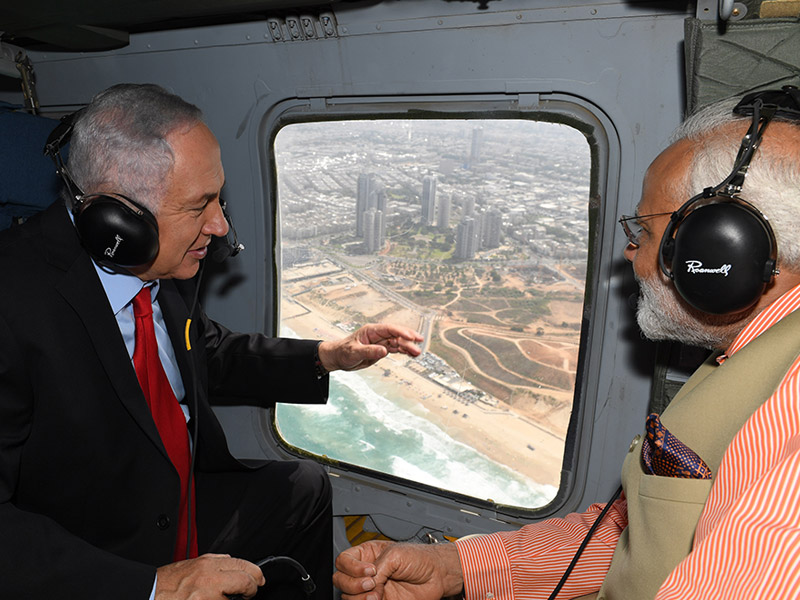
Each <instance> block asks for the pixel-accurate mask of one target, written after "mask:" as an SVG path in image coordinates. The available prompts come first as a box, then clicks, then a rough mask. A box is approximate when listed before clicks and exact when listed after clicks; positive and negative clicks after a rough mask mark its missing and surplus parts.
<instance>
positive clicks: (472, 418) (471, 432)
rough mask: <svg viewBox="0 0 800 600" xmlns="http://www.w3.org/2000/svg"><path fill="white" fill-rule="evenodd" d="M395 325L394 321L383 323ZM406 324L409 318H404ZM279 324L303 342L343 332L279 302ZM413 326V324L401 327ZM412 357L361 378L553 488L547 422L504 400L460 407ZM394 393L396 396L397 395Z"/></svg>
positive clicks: (556, 452) (557, 464)
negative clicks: (385, 388)
mask: <svg viewBox="0 0 800 600" xmlns="http://www.w3.org/2000/svg"><path fill="white" fill-rule="evenodd" d="M387 320H389V321H391V322H397V319H387ZM409 320H410V319H409ZM282 321H283V322H284V323H285V324H286V325H287V326H288V327H290V328H291V329H292V330H293V331H295V333H296V334H297V335H298V336H299V337H302V338H311V339H336V338H339V337H342V336H343V335H346V334H347V331H345V330H343V329H342V328H340V327H339V326H337V325H336V324H335V323H334V322H332V320H329V319H328V318H326V317H325V316H322V315H321V314H320V313H319V312H318V311H317V307H315V311H314V312H308V311H307V310H306V309H305V308H304V307H303V306H302V305H300V304H297V303H293V302H289V303H287V302H284V304H283V309H282ZM404 324H407V325H409V326H411V327H418V326H419V325H418V324H417V323H413V322H412V323H404ZM419 370H421V369H420V368H419V366H416V369H415V364H414V360H413V359H409V358H408V357H405V356H403V355H390V356H389V357H387V358H386V359H384V360H382V361H381V362H380V363H378V364H377V365H375V366H373V367H370V368H369V369H368V370H364V371H362V372H361V374H362V375H363V376H364V377H365V378H366V379H367V380H368V381H371V382H373V384H374V385H375V386H376V387H383V386H384V385H393V386H394V387H395V388H396V389H398V390H405V391H406V392H405V394H404V396H405V397H406V398H407V399H411V400H414V401H415V402H416V403H417V405H418V406H417V407H416V409H415V412H417V413H419V414H423V413H424V414H425V415H426V417H427V418H428V420H430V421H431V422H432V423H435V424H436V425H437V426H439V427H440V428H442V429H443V430H445V431H446V432H447V433H448V435H449V436H451V437H452V438H453V439H456V440H459V441H460V442H462V443H464V444H466V445H469V446H471V447H473V448H475V449H476V450H478V451H479V452H481V453H483V454H485V455H486V456H488V457H490V458H491V459H492V460H494V461H495V462H498V463H501V464H505V465H507V466H508V467H510V468H512V469H513V470H515V471H517V472H518V473H521V474H523V475H525V476H527V477H529V478H530V479H532V480H534V481H536V482H537V483H541V484H548V485H552V486H555V487H558V484H559V476H560V471H561V463H562V458H563V452H564V441H563V434H561V435H559V432H557V431H556V432H554V431H553V430H552V428H550V427H548V426H547V424H546V423H537V422H535V421H534V420H533V419H532V418H531V417H530V416H527V415H522V414H518V413H517V412H514V411H513V410H512V409H511V407H509V406H508V405H507V404H505V403H503V402H497V405H496V406H490V405H489V404H487V403H483V402H472V403H465V402H464V401H460V400H459V399H457V398H456V395H455V394H454V393H453V392H452V391H450V390H448V389H446V388H445V387H443V386H442V385H440V384H438V383H436V382H434V381H432V380H431V379H429V378H427V377H425V376H423V375H422V374H420V373H419V372H417V371H419ZM396 393H399V392H396Z"/></svg>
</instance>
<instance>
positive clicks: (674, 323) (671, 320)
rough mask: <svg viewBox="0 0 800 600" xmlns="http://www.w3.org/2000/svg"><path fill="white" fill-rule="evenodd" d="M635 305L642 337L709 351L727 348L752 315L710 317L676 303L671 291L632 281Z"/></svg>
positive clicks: (657, 283)
mask: <svg viewBox="0 0 800 600" xmlns="http://www.w3.org/2000/svg"><path fill="white" fill-rule="evenodd" d="M636 281H637V283H638V284H639V303H638V306H637V310H636V321H637V322H638V323H639V328H640V329H641V330H642V333H644V335H645V337H647V338H649V339H651V340H670V341H676V342H681V343H682V344H687V345H689V346H698V347H701V348H709V349H720V350H722V349H725V348H727V347H728V346H729V345H730V344H731V342H733V339H734V338H735V337H736V334H738V333H739V331H741V330H742V328H743V327H744V325H745V324H746V323H747V321H749V320H750V319H749V318H746V317H752V316H753V315H747V314H746V313H745V314H742V313H739V314H736V315H710V314H707V313H704V312H701V311H699V310H697V309H695V308H692V307H691V306H689V305H688V304H686V303H685V302H683V301H682V300H680V299H678V296H677V293H676V292H675V290H674V289H672V287H671V286H670V285H669V284H667V283H665V282H663V281H662V280H660V279H658V280H656V281H655V282H653V281H648V280H645V279H641V278H639V277H636Z"/></svg>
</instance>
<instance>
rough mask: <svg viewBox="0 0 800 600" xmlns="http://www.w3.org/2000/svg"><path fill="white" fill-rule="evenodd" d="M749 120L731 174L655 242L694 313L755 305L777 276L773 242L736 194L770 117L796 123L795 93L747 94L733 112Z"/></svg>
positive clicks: (799, 115) (693, 201) (683, 210)
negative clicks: (750, 117) (750, 121)
mask: <svg viewBox="0 0 800 600" xmlns="http://www.w3.org/2000/svg"><path fill="white" fill-rule="evenodd" d="M733 112H734V114H739V115H752V125H751V127H750V129H749V130H748V133H747V134H746V135H745V136H744V138H743V139H742V143H741V146H740V147H739V153H738V155H737V157H736V161H735V163H734V167H733V170H732V171H731V173H730V175H728V177H726V178H725V180H724V181H722V183H720V184H719V185H717V186H715V187H710V188H706V189H704V190H703V191H702V192H701V193H700V194H698V195H696V196H694V197H692V198H690V199H689V200H688V201H687V202H686V203H684V204H683V205H682V206H681V207H680V208H679V209H678V210H676V211H675V212H674V213H672V216H671V217H670V221H669V224H668V225H667V228H666V230H665V231H664V235H663V236H662V238H661V245H660V247H659V253H658V263H659V266H660V267H661V270H662V271H663V272H664V274H665V275H666V276H667V277H669V278H670V279H671V280H672V281H673V283H674V284H675V289H676V290H677V291H678V293H679V294H680V295H681V297H683V299H684V300H686V302H688V303H689V304H690V305H692V306H693V307H694V308H696V309H698V310H701V311H703V312H706V313H711V314H717V315H722V314H730V313H736V312H739V311H741V310H744V309H746V308H749V307H750V306H752V305H753V304H755V303H756V302H757V301H758V299H759V298H760V297H761V295H762V294H763V293H764V291H765V289H766V287H767V284H769V283H770V282H771V281H772V278H773V277H774V276H775V275H777V274H778V270H777V268H776V265H777V256H778V245H777V242H776V240H775V234H774V233H773V231H772V227H771V226H770V224H769V221H768V220H767V218H766V216H764V215H763V214H762V213H761V211H759V210H758V209H757V208H756V207H755V206H753V205H752V204H750V203H749V202H747V201H746V200H744V199H742V198H740V197H739V196H737V194H738V193H739V192H740V191H741V189H742V185H743V184H744V179H745V176H746V175H747V169H748V167H749V166H750V161H751V160H752V159H753V155H754V154H755V152H756V150H757V149H758V146H759V144H760V142H761V139H762V136H763V134H764V130H765V129H766V127H767V125H768V124H769V122H770V121H771V120H772V118H773V117H775V116H779V117H783V118H787V119H792V120H800V90H798V89H797V88H795V87H793V86H784V87H783V89H782V90H771V91H766V92H755V93H752V94H748V95H747V96H745V97H744V98H742V100H741V101H740V102H739V103H738V104H737V105H736V107H735V108H734V109H733Z"/></svg>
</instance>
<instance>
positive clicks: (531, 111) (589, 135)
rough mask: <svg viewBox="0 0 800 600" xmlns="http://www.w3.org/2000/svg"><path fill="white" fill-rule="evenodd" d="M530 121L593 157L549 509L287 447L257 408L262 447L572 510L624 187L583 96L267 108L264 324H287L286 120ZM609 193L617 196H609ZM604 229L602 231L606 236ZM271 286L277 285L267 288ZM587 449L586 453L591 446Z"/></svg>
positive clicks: (381, 100) (263, 139) (539, 514)
mask: <svg viewBox="0 0 800 600" xmlns="http://www.w3.org/2000/svg"><path fill="white" fill-rule="evenodd" d="M425 118H430V119H475V120H486V119H524V120H536V121H546V122H553V123H562V124H566V125H569V126H571V127H574V128H576V129H578V130H579V131H581V132H582V133H583V134H584V135H585V136H586V139H587V142H588V144H589V148H590V156H591V173H590V190H589V206H588V209H589V243H588V256H587V262H586V270H587V274H586V281H585V290H584V305H583V315H582V319H581V330H580V341H581V343H580V346H579V354H578V367H577V371H576V381H575V389H574V393H573V408H572V415H571V418H570V422H569V426H568V428H567V436H566V439H565V447H564V456H563V461H562V469H561V478H560V482H559V486H558V491H557V493H556V496H555V497H554V498H553V500H552V501H551V502H550V503H548V504H547V505H545V506H542V507H537V508H522V507H512V506H506V505H500V504H497V503H494V502H490V501H487V500H482V499H480V498H476V497H472V496H465V495H462V494H459V493H457V492H452V491H449V490H443V489H439V488H436V487H433V486H430V485H427V484H422V483H419V482H415V481H413V480H408V479H404V478H400V477H397V476H394V475H390V474H388V473H384V472H380V471H375V470H372V469H368V468H365V467H360V466H357V465H353V464H350V463H341V462H339V461H337V460H333V459H329V458H327V457H324V456H319V455H316V454H313V453H310V452H307V451H305V450H303V449H301V448H296V447H294V446H291V445H290V444H288V443H287V442H286V441H285V440H283V438H281V436H280V435H279V433H278V431H277V426H276V422H275V411H274V410H269V411H259V413H258V417H257V419H256V423H255V427H256V429H257V432H256V434H257V437H258V440H259V444H261V445H262V449H263V450H264V451H265V453H267V454H270V455H275V454H277V455H279V456H284V457H287V458H290V457H302V458H310V459H312V460H315V461H317V462H320V463H322V464H324V465H325V466H326V467H327V468H328V470H329V472H330V473H331V474H332V475H334V476H346V477H349V478H353V479H355V480H356V481H360V482H363V483H367V484H369V483H375V484H377V485H380V486H383V487H386V486H388V487H389V488H391V489H393V490H396V491H400V492H401V493H404V494H417V495H419V494H421V495H423V496H425V497H428V498H432V499H433V498H447V499H448V500H450V501H455V502H456V503H457V504H458V505H459V506H461V507H464V508H466V509H467V510H468V509H470V508H472V509H476V510H480V511H487V510H489V511H492V512H493V513H494V514H497V515H498V516H499V515H504V516H505V517H507V518H510V519H512V520H515V519H524V520H530V519H534V518H535V519H539V518H544V517H547V516H550V515H553V514H555V513H557V512H559V511H562V510H564V509H565V508H566V509H569V510H574V509H576V508H577V503H578V501H579V498H580V497H581V495H582V493H583V491H584V488H585V485H586V478H587V475H588V474H587V467H588V456H584V455H585V454H588V450H589V448H590V447H591V438H592V422H593V415H594V413H595V408H596V405H597V403H598V400H597V395H598V388H599V379H600V376H599V372H598V371H599V363H600V361H599V360H594V361H590V360H588V357H590V356H595V355H596V356H599V354H596V353H599V352H600V351H601V348H602V341H603V333H604V322H605V314H606V310H607V293H608V285H607V284H606V283H605V282H607V280H608V278H609V277H610V266H609V260H608V259H607V258H605V257H607V256H608V255H610V254H611V253H612V248H611V245H612V242H613V239H612V238H613V236H612V234H613V229H611V227H610V226H609V225H608V224H609V223H611V224H612V226H613V224H614V223H615V218H616V213H615V211H616V201H615V200H616V197H617V190H618V185H619V171H620V155H621V152H620V145H619V139H618V136H617V133H616V130H615V128H614V127H613V124H612V123H611V121H610V120H609V118H608V116H607V115H606V114H605V113H604V112H603V111H602V110H600V109H599V108H598V107H597V106H595V105H593V104H591V103H589V102H587V101H586V100H584V99H582V98H579V97H577V96H572V95H568V94H561V93H510V94H509V93H501V94H480V95H475V94H458V95H442V96H400V97H392V96H386V97H357V96H356V97H344V96H343V97H310V98H292V99H286V100H284V101H281V102H277V103H276V104H274V105H273V106H272V107H271V108H270V109H269V110H268V111H266V112H265V113H264V115H263V116H262V119H261V123H260V127H259V128H258V148H259V153H260V155H259V159H260V160H259V162H260V168H261V173H262V185H263V191H264V198H265V201H266V206H265V212H264V215H265V219H266V220H267V222H266V223H265V230H266V232H267V236H266V238H267V242H268V247H269V248H271V249H272V260H271V261H269V262H268V263H267V265H266V266H267V269H268V273H267V274H266V275H267V277H266V280H267V287H268V290H267V294H266V297H267V298H271V299H272V305H271V306H269V303H268V306H267V307H265V315H264V322H265V331H266V332H267V333H268V334H270V335H276V334H277V331H278V330H279V327H280V298H281V281H280V278H281V272H280V265H281V248H280V235H279V234H280V222H279V216H278V215H279V212H278V206H277V201H278V198H277V196H278V191H277V190H278V187H277V169H276V164H275V156H274V145H275V138H276V136H277V134H278V132H279V131H280V130H281V129H282V128H283V127H285V126H286V125H290V124H295V123H303V122H314V121H336V120H339V121H341V120H364V119H386V120H389V119H393V120H401V119H425ZM605 199H612V201H606V200H605ZM604 234H605V235H604ZM270 284H271V285H270ZM584 449H585V451H584V452H582V450H584Z"/></svg>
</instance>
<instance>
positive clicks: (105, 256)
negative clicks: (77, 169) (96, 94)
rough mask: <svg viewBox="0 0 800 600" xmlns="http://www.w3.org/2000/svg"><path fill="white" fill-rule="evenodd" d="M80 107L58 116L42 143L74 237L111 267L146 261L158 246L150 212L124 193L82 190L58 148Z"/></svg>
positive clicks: (153, 254) (124, 267)
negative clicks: (66, 202) (63, 192)
mask: <svg viewBox="0 0 800 600" xmlns="http://www.w3.org/2000/svg"><path fill="white" fill-rule="evenodd" d="M82 110H83V109H81V110H79V111H77V112H74V113H71V114H69V115H65V116H63V117H61V122H60V123H59V124H58V125H56V127H55V129H53V131H52V132H51V133H50V135H49V136H48V137H47V141H46V142H45V145H44V153H45V154H46V155H47V156H49V157H50V158H51V159H52V160H53V162H54V163H55V165H56V173H57V174H58V175H59V176H60V177H61V179H62V180H63V181H64V185H65V186H66V188H67V191H68V192H69V195H70V197H71V199H72V207H71V209H72V215H73V218H74V221H75V229H76V230H77V232H78V237H79V238H80V240H81V243H82V244H83V247H84V248H85V249H86V250H87V251H88V252H89V254H91V256H92V258H94V260H96V261H97V262H98V263H100V264H102V265H104V266H106V267H108V268H110V269H112V270H118V269H120V268H121V269H123V270H125V269H128V268H130V267H136V266H139V265H144V264H147V263H149V262H150V261H152V260H153V259H154V258H155V257H156V255H157V254H158V248H159V242H158V222H157V221H156V218H155V217H154V216H153V214H152V213H151V212H150V211H149V210H148V209H147V208H146V207H144V206H143V205H141V204H140V203H139V202H136V201H135V200H134V199H132V198H129V197H128V196H125V195H124V194H119V193H114V192H107V193H97V194H85V193H84V192H83V190H81V188H80V187H79V186H78V184H76V183H75V180H74V179H73V178H72V176H71V175H70V174H69V171H68V170H67V167H66V164H65V162H64V158H63V157H62V155H61V149H62V148H63V147H64V146H65V145H66V143H67V142H68V141H69V138H70V137H71V135H72V130H73V128H74V123H75V120H76V118H77V116H78V115H79V114H80V113H81V111H82Z"/></svg>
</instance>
